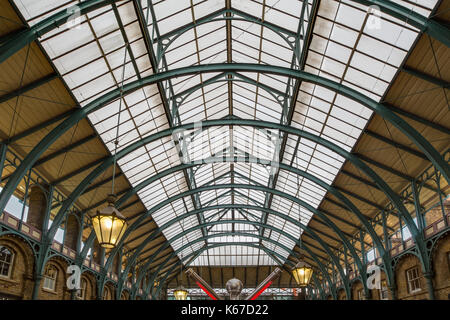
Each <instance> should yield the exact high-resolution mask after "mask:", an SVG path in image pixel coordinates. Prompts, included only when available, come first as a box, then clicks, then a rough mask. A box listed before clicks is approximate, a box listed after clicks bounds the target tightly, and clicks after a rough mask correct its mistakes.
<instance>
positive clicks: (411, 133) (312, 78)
mask: <svg viewBox="0 0 450 320" xmlns="http://www.w3.org/2000/svg"><path fill="white" fill-rule="evenodd" d="M221 71H245V72H262V73H271V74H278V75H282V76H283V75H284V76H288V77H294V78H298V79H301V80H304V81H307V82H312V83H315V84H317V85H320V86H324V87H326V88H328V89H330V90H333V91H335V92H337V93H339V94H342V95H343V96H346V97H348V98H351V99H353V100H355V101H357V102H360V103H362V104H364V105H366V106H367V107H368V108H370V109H372V110H373V111H375V112H377V113H378V114H380V115H381V116H383V117H384V118H386V119H387V120H389V121H390V122H391V123H392V124H393V125H394V126H396V127H397V128H399V130H400V131H402V132H403V133H404V134H406V135H407V136H408V137H409V138H410V139H411V140H412V141H413V142H414V143H415V144H416V145H417V146H418V147H419V148H420V149H421V150H422V151H423V152H424V153H425V154H426V155H427V157H428V158H429V159H430V160H431V161H432V163H433V165H434V166H435V167H436V168H437V169H438V170H439V171H441V173H442V175H443V176H444V178H445V179H446V180H447V182H449V177H448V176H449V174H448V173H449V171H450V169H449V166H448V164H447V163H446V162H445V161H444V159H443V158H442V156H441V155H440V154H439V153H438V152H437V151H436V150H435V149H434V148H433V146H432V145H431V144H430V143H429V142H428V141H427V140H426V139H425V138H424V137H423V136H421V135H420V134H419V133H418V132H417V131H416V130H415V129H413V128H412V127H411V126H410V125H409V124H408V123H407V122H405V121H404V120H403V119H401V118H400V117H398V116H397V115H395V114H394V113H393V112H392V111H390V110H389V109H388V108H386V107H385V106H383V105H382V104H379V103H377V102H375V101H374V100H372V99H370V98H368V97H366V96H364V95H362V94H361V93H359V92H357V91H355V90H353V89H351V88H349V87H346V86H343V85H341V84H338V83H336V82H334V81H331V80H329V79H325V78H322V77H319V76H316V75H313V74H309V73H306V72H303V71H296V70H291V69H287V68H282V67H276V66H267V65H263V66H262V65H252V64H216V65H212V64H211V65H204V66H192V67H186V68H181V69H177V70H172V71H167V72H163V73H159V74H155V75H151V76H148V77H146V78H142V79H140V80H137V81H134V82H132V83H129V84H127V85H125V86H124V90H123V93H122V92H121V91H122V90H120V89H116V90H112V91H110V92H109V93H107V94H105V95H103V96H102V97H100V98H98V99H96V100H95V101H93V102H91V103H90V104H88V105H87V106H86V107H84V108H81V109H78V110H77V111H76V112H75V113H74V114H73V115H71V116H70V117H69V118H67V119H66V120H65V121H63V122H62V123H61V124H60V125H58V126H57V127H56V128H55V129H53V130H52V131H51V132H50V133H49V134H48V135H47V136H46V137H45V138H44V139H43V140H41V142H39V143H38V145H36V146H35V147H34V148H33V150H32V151H31V152H30V153H29V154H28V155H27V156H26V157H25V159H24V160H23V161H22V163H21V164H20V165H19V167H18V168H17V169H16V171H15V172H14V173H13V175H12V176H11V178H10V179H9V180H8V182H7V184H6V186H5V188H4V189H3V190H2V192H1V194H0V211H2V210H3V209H4V208H5V206H6V203H7V201H8V200H9V198H10V196H11V195H12V193H13V192H14V190H15V189H16V188H17V185H18V184H19V182H20V180H21V179H22V178H23V176H24V175H25V174H26V172H27V170H29V169H30V168H31V166H32V165H33V164H34V163H35V162H36V161H37V160H38V159H39V157H40V156H41V155H42V153H43V152H44V151H45V150H47V148H48V147H49V146H50V145H51V144H53V142H55V141H56V140H57V139H58V138H59V137H60V136H61V135H62V134H64V133H65V132H66V131H67V130H68V129H69V128H71V127H72V126H73V125H75V124H76V123H77V122H78V121H79V120H81V119H83V118H84V117H86V115H87V114H88V113H90V112H93V111H95V110H97V109H99V108H101V107H102V106H104V105H106V104H107V103H109V102H111V101H113V100H115V99H118V98H119V97H121V96H122V95H123V96H125V95H126V94H129V93H131V92H133V91H135V90H137V89H139V88H142V87H144V86H146V85H149V84H152V83H155V82H159V81H163V80H166V79H169V78H172V77H179V76H183V75H189V74H195V73H202V72H221ZM217 121H218V122H217ZM246 121H249V122H250V124H249V125H251V126H253V127H269V128H274V129H279V130H281V131H285V132H287V133H292V134H296V133H294V132H293V131H294V130H293V128H291V127H289V128H287V127H285V126H281V125H280V124H277V126H278V128H277V127H274V124H273V123H265V122H263V121H255V120H243V119H223V120H210V121H205V122H203V126H204V127H207V126H212V124H213V123H215V122H216V123H217V125H233V124H236V125H244V126H245V122H246ZM263 123H265V125H264V126H263ZM267 124H270V125H267ZM189 126H192V124H184V125H180V126H178V127H177V128H179V129H192V127H189ZM174 129H175V128H170V129H168V130H172V131H173V130H174ZM161 132H165V131H161ZM303 134H306V133H303ZM316 138H317V137H316ZM143 141H146V139H143V140H141V141H140V143H141V142H143ZM313 141H314V140H313ZM138 144H139V143H138ZM133 145H136V144H133ZM324 145H325V146H326V147H329V146H330V145H331V146H333V147H336V146H335V145H334V144H332V143H330V142H328V141H326V142H325V144H324ZM128 149H129V148H128V147H127V148H125V149H123V150H121V151H124V150H128ZM331 149H333V148H331ZM343 151H344V153H345V154H348V152H346V151H345V150H343ZM350 156H351V155H350ZM353 157H354V156H353ZM354 158H355V157H354ZM358 160H359V159H357V160H356V161H358ZM110 161H111V158H110V159H109V160H105V162H110ZM359 162H360V163H359V165H360V166H361V165H362V166H365V170H363V171H365V172H370V174H369V176H371V175H375V172H373V170H371V169H370V168H369V167H368V166H366V165H365V164H364V163H362V161H361V160H359ZM109 165H111V164H109ZM109 165H108V166H109ZM102 166H103V165H100V166H99V167H98V168H97V169H95V170H94V172H96V171H97V170H98V169H99V168H100V167H102ZM360 169H361V168H360ZM100 170H101V169H100ZM92 174H93V173H92V172H91V174H90V175H89V176H88V177H91V175H92ZM377 177H378V176H377ZM372 178H373V177H372ZM378 178H379V177H378ZM376 183H377V184H378V185H379V186H380V188H381V189H383V190H384V191H386V192H387V195H388V197H389V199H390V200H391V201H392V203H393V204H394V205H395V206H396V207H397V209H398V210H399V211H400V214H401V216H402V218H403V219H404V220H405V224H406V225H407V226H408V228H409V229H410V231H411V234H412V235H413V237H414V239H415V240H416V242H417V248H418V250H419V253H420V254H419V255H420V259H421V261H422V263H423V265H424V267H425V269H429V265H426V264H427V263H426V259H425V258H424V257H426V248H425V247H424V244H423V241H422V239H420V235H419V231H418V229H417V226H416V225H415V224H414V222H413V220H412V218H411V216H410V215H409V213H408V211H407V210H406V208H405V207H404V205H403V203H402V201H401V200H400V198H399V197H398V196H397V195H395V194H394V193H393V192H392V190H391V189H390V188H389V186H388V185H387V184H386V183H385V182H384V181H383V180H381V179H379V180H378V181H376ZM82 188H84V186H82ZM77 189H78V188H76V190H75V191H77ZM78 196H79V195H77V196H76V197H75V198H77V197H78ZM68 200H69V201H68V203H70V205H71V204H72V203H73V201H72V200H70V198H69V199H68ZM71 202H72V203H71ZM52 229H53V225H52ZM52 229H51V230H50V232H49V235H51V236H54V233H55V232H56V227H55V229H53V230H52ZM420 242H422V243H420Z"/></svg>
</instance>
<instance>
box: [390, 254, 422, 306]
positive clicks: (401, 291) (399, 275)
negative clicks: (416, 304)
mask: <svg viewBox="0 0 450 320" xmlns="http://www.w3.org/2000/svg"><path fill="white" fill-rule="evenodd" d="M416 266H418V267H419V268H418V269H419V281H420V287H421V290H420V291H419V292H414V293H412V292H410V291H409V289H408V282H407V280H406V271H407V270H408V269H411V268H413V267H416ZM395 278H396V284H397V298H398V299H399V300H422V299H428V291H427V285H426V279H425V278H424V277H423V274H422V268H421V267H420V262H419V259H418V258H417V257H416V256H413V255H407V256H405V257H404V258H403V259H401V260H400V261H399V262H398V264H397V267H396V270H395Z"/></svg>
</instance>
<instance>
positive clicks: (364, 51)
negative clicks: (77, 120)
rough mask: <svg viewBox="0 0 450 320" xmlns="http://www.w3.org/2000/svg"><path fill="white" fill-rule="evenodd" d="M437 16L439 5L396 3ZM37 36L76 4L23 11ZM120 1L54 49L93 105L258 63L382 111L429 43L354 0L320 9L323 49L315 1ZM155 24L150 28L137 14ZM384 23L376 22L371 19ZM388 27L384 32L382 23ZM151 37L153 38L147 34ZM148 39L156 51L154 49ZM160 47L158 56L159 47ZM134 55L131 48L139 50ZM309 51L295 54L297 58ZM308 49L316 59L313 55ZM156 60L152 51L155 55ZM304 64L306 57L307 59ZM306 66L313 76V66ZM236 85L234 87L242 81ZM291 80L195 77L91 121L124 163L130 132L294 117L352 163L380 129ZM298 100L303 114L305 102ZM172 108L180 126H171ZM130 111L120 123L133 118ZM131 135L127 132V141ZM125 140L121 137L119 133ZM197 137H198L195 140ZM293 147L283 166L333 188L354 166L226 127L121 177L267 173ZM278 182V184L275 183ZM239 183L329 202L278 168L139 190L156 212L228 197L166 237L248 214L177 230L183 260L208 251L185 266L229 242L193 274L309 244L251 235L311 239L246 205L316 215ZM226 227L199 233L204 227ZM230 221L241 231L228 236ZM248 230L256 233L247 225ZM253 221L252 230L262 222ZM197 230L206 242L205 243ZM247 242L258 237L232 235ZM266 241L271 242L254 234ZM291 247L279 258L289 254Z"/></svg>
mask: <svg viewBox="0 0 450 320" xmlns="http://www.w3.org/2000/svg"><path fill="white" fill-rule="evenodd" d="M394 2H396V3H399V4H401V5H403V6H405V7H406V8H409V9H411V10H414V11H416V12H418V13H420V14H422V15H424V16H429V14H430V12H431V10H432V9H433V7H434V6H435V5H436V3H437V0H427V1H420V3H419V1H412V0H411V1H394ZM15 3H16V5H17V7H18V8H19V10H20V11H21V13H22V15H23V16H24V18H25V19H26V20H27V22H28V23H29V25H33V24H35V23H37V22H39V21H41V20H42V19H44V18H45V17H48V16H50V15H52V14H54V13H56V12H59V11H61V10H65V9H66V8H68V7H71V6H73V5H76V4H77V3H78V1H67V0H41V1H33V0H15ZM137 3H138V0H136V1H116V2H115V3H113V4H111V5H108V6H105V7H102V8H100V9H98V10H95V11H93V12H90V13H88V14H86V15H81V16H79V17H78V16H76V12H75V13H74V14H75V18H76V19H75V20H70V21H69V22H68V23H67V24H65V25H63V26H60V27H59V28H57V29H55V30H54V31H52V32H50V33H48V34H45V35H44V36H43V37H41V38H40V43H41V44H42V46H43V48H44V49H45V51H46V53H47V54H48V56H49V57H50V59H51V60H52V61H53V63H54V65H55V66H56V68H57V69H58V72H59V73H60V74H61V75H62V78H63V79H64V81H65V82H66V84H67V86H68V87H69V88H70V89H71V91H72V93H73V94H74V96H75V98H76V99H77V100H78V103H79V104H80V105H81V106H85V105H86V104H88V103H89V102H91V101H93V100H94V99H96V98H98V97H100V96H101V95H103V94H105V93H107V92H109V91H111V90H113V89H116V88H119V87H121V86H122V85H123V84H126V83H129V82H131V81H134V80H137V79H140V78H142V77H145V76H148V75H151V74H153V73H155V70H153V68H152V64H153V65H155V66H157V69H158V70H156V72H158V71H161V70H173V69H176V68H181V67H186V66H192V65H205V64H211V63H257V64H261V65H276V66H282V67H286V68H294V69H302V68H303V69H304V70H305V71H307V72H310V73H313V74H317V75H320V76H322V77H325V78H329V79H332V80H334V81H336V82H338V83H341V84H343V85H346V86H348V87H351V88H354V89H355V90H357V91H358V92H360V93H363V94H365V95H366V96H368V97H370V98H372V99H374V100H376V101H380V100H381V99H382V97H383V95H384V94H385V93H386V90H387V89H388V87H389V84H390V82H391V81H392V79H393V78H394V76H395V75H396V73H397V71H398V68H399V66H400V65H401V63H402V61H403V60H404V58H405V57H406V55H407V53H408V51H409V50H410V49H411V47H412V46H413V44H414V42H415V40H416V38H417V35H418V30H417V29H415V28H413V27H411V26H409V25H407V24H406V23H405V22H402V21H400V20H398V19H396V18H393V17H390V16H387V15H385V14H381V17H380V19H381V20H373V19H374V17H375V14H368V12H369V11H370V10H369V8H368V7H367V6H363V5H360V4H358V3H357V2H354V1H350V0H340V1H335V0H322V1H321V2H320V6H319V8H318V10H317V13H316V17H315V20H314V25H313V26H311V27H312V28H311V30H312V35H311V42H310V45H309V46H307V47H306V46H304V39H305V38H307V34H306V33H307V30H308V24H309V22H310V21H311V20H312V19H311V17H310V16H311V12H312V8H313V0H305V1H299V0H294V1H293V0H270V1H269V0H247V1H241V0H239V1H237V0H231V1H226V0H208V1H201V0H195V1H193V0H165V1H140V2H139V4H140V5H137ZM139 10H142V12H140V15H142V16H143V17H144V19H145V23H146V25H145V26H142V25H141V24H140V19H139V16H138V14H137V12H139ZM371 12H372V11H371ZM378 23H379V24H378ZM142 30H145V32H143V31H142ZM146 37H148V39H147V38H146ZM146 41H147V42H150V45H151V47H148V46H147V45H146ZM126 43H129V47H127V46H126ZM295 43H297V44H296V47H297V48H299V50H297V51H296V50H294V49H295V48H294V45H295ZM304 48H307V51H305V52H302V51H303V49H304ZM149 49H150V51H152V52H150V53H149ZM295 52H298V53H295ZM301 55H305V57H306V59H305V62H304V66H301V65H300V61H301ZM231 77H232V78H233V81H228V80H230V78H231ZM296 84H297V83H296V81H294V80H293V79H288V78H285V77H281V76H274V75H268V74H262V73H244V72H235V73H233V74H230V73H227V74H225V73H224V74H220V73H208V74H195V75H191V76H184V77H179V78H174V79H171V80H167V81H164V82H162V83H161V86H160V87H158V85H156V84H155V85H149V86H146V87H144V88H142V89H140V90H137V91H135V92H133V93H132V94H129V95H127V96H125V97H123V98H122V99H119V100H117V101H115V102H113V103H110V104H109V105H106V106H105V107H103V108H102V109H100V110H98V111H96V112H94V113H92V114H90V115H89V120H90V121H91V123H92V124H93V125H94V127H95V129H96V130H97V132H98V133H99V135H100V137H101V138H102V139H103V141H104V142H105V144H106V146H107V147H108V148H109V150H110V151H111V152H112V153H113V152H114V147H115V145H114V140H115V138H116V134H117V132H118V140H119V145H118V149H119V150H120V149H122V148H124V147H126V146H127V145H129V144H131V143H133V142H135V141H138V140H140V139H142V138H144V137H146V136H148V135H151V134H153V133H156V132H159V131H161V130H164V129H168V128H170V127H172V126H175V125H177V124H179V123H190V122H195V121H202V120H211V119H221V118H225V117H235V118H236V117H237V118H243V119H253V120H264V121H270V122H274V123H281V124H289V119H287V118H286V112H284V111H283V110H284V109H285V108H286V107H287V108H291V107H293V108H294V111H293V115H292V120H291V121H290V125H292V126H294V127H296V128H300V129H303V130H305V131H308V132H311V133H314V134H316V135H318V136H321V137H323V138H325V139H327V140H329V141H332V142H333V143H336V144H337V145H339V146H341V147H343V148H344V149H346V150H348V151H350V150H352V148H353V146H354V145H355V143H356V141H357V139H358V138H359V136H360V135H361V133H362V130H363V129H364V128H365V126H366V124H367V121H368V120H369V119H370V117H371V115H372V112H371V111H370V110H369V109H367V108H366V107H364V106H362V105H360V104H359V103H356V102H354V101H352V100H350V99H348V98H345V97H343V96H341V95H339V94H336V93H335V92H333V91H330V90H328V89H326V88H323V87H320V86H318V85H314V84H311V83H306V82H302V83H299V87H298V88H299V90H298V94H296V93H295V92H294V91H295V87H296ZM294 97H296V100H295V101H294V102H295V103H294V105H293V106H290V102H289V101H291V100H293V99H294ZM165 101H167V102H168V104H169V107H170V108H177V110H178V113H174V115H175V116H174V117H172V115H168V114H167V112H166V109H165V105H164V103H165ZM119 110H120V116H119ZM117 126H118V128H117ZM117 130H118V131H117ZM190 133H192V134H194V131H191V132H187V133H185V134H190ZM283 138H284V139H285V140H286V146H285V149H284V153H283V154H282V157H281V159H282V162H283V163H284V164H287V165H292V166H294V167H297V168H299V169H301V170H304V171H306V172H308V173H311V174H312V175H314V176H317V177H319V178H320V179H322V180H323V181H325V182H326V183H329V184H331V183H332V182H333V180H334V179H335V177H336V175H337V173H338V172H339V170H340V168H341V167H342V165H343V163H344V159H343V158H342V157H340V156H339V155H337V154H335V153H334V152H332V151H330V150H328V149H326V148H324V147H322V146H320V145H317V144H316V143H313V142H311V141H309V140H306V139H304V138H298V137H297V136H293V135H284V134H283V133H279V132H276V131H274V130H271V131H270V132H268V131H267V130H261V129H256V128H252V127H243V126H233V127H229V126H222V127H213V128H208V129H206V130H202V131H201V132H200V133H198V134H197V133H195V139H194V140H193V141H191V144H190V145H189V148H188V149H187V152H184V153H183V155H182V157H181V156H180V154H179V151H180V150H177V146H176V145H175V143H174V141H173V139H172V138H169V137H167V138H162V139H159V140H157V141H154V142H152V143H149V144H148V145H146V146H143V147H141V148H139V149H138V150H136V151H134V152H133V153H131V154H129V155H127V156H125V157H124V158H122V159H120V160H119V161H118V164H119V166H120V168H121V170H122V171H123V172H124V173H125V175H126V177H127V178H128V180H129V181H130V183H131V184H132V185H133V186H135V185H137V184H139V183H140V182H142V181H143V180H145V179H146V178H148V177H150V176H152V175H154V174H156V173H158V172H161V171H163V170H165V169H167V168H171V167H173V166H176V165H179V164H181V163H182V162H183V161H186V160H187V161H193V160H200V159H206V158H209V157H219V156H220V157H221V156H224V155H228V156H242V155H245V154H250V155H251V156H252V157H257V158H260V159H265V160H269V161H270V160H274V159H277V157H278V154H277V150H278V149H277V145H276V143H274V142H276V141H278V142H279V141H281V140H282V139H283ZM277 172H278V174H279V175H278V179H277V180H276V185H272V184H273V179H272V178H273V175H274V174H276V173H277ZM229 184H239V185H240V184H245V185H248V184H250V185H262V186H268V187H270V188H275V189H277V190H279V191H282V192H285V193H287V194H289V195H292V196H295V197H297V198H299V199H301V200H303V201H305V202H307V203H309V204H310V205H311V206H312V207H313V208H317V207H318V206H319V204H320V203H321V201H322V199H323V197H324V196H325V194H326V191H325V190H324V189H323V188H321V187H319V186H318V185H316V184H315V183H313V182H311V181H309V180H307V179H304V178H302V177H297V176H296V175H294V174H292V173H290V172H288V171H285V170H278V169H273V168H272V169H270V168H267V166H264V165H260V164H255V163H240V162H238V163H221V162H219V163H208V164H205V165H202V166H199V167H196V168H195V169H194V170H192V171H191V170H188V171H186V172H185V173H183V172H178V173H174V174H170V175H168V176H165V177H164V178H162V179H160V180H158V181H155V182H153V183H152V184H150V185H149V186H147V187H145V188H144V189H142V190H141V191H139V193H138V195H139V197H140V199H141V200H142V202H143V203H144V204H145V206H146V207H147V208H149V209H150V208H152V207H153V206H154V205H156V204H158V203H159V202H161V201H162V200H165V199H167V198H168V197H171V196H174V195H177V194H179V193H181V192H185V191H188V190H189V189H190V188H193V187H194V186H195V187H200V186H207V185H225V186H223V188H220V189H215V190H209V191H204V192H201V193H200V194H198V195H196V196H193V197H190V196H189V197H184V198H180V199H178V200H176V201H173V202H172V203H170V204H168V205H167V206H165V207H163V208H161V209H160V210H158V211H157V212H155V213H154V214H153V215H152V217H153V219H154V220H155V222H156V223H157V224H158V225H159V226H161V225H162V224H164V223H166V222H168V221H169V220H171V219H173V218H175V217H177V216H180V215H182V214H184V213H186V212H189V211H192V210H194V209H198V208H202V207H203V208H206V207H209V206H217V205H221V204H231V205H236V206H235V208H224V209H210V210H205V211H204V212H202V213H201V214H199V215H192V216H190V217H189V218H186V219H183V220H181V221H179V222H176V223H174V224H173V225H171V226H170V227H168V228H167V229H165V230H164V231H163V233H164V236H165V237H166V238H167V239H168V240H169V241H172V240H173V238H174V237H175V236H176V235H180V234H182V233H183V232H185V231H186V234H185V235H184V236H182V237H178V238H176V239H175V240H173V241H172V242H171V245H172V247H173V249H175V250H177V249H179V248H181V247H182V246H184V245H186V244H188V243H191V242H192V241H194V240H196V239H199V238H202V237H204V236H205V235H211V236H214V237H211V238H210V239H209V240H207V241H205V240H203V241H197V242H195V243H192V244H191V245H190V246H188V247H187V248H186V249H184V250H183V251H181V252H180V253H179V256H180V257H183V256H186V255H188V254H190V253H192V252H199V249H201V248H204V247H205V246H206V245H207V244H208V243H217V242H221V243H229V245H227V246H224V247H218V248H212V249H209V250H205V251H203V252H202V253H201V254H200V255H198V257H197V258H196V259H195V260H194V261H192V265H196V266H202V265H222V266H224V265H233V266H234V265H275V264H278V263H279V262H281V263H284V261H279V262H277V261H276V260H275V259H274V258H273V256H270V255H268V254H267V252H266V251H264V250H262V249H255V248H253V247H246V246H244V245H238V244H233V243H241V244H242V243H249V244H255V243H257V244H259V245H260V247H261V248H267V249H269V250H272V251H274V252H277V253H278V254H279V255H281V256H283V257H284V258H285V259H287V257H288V256H289V251H287V250H285V249H284V247H286V248H289V249H292V248H294V246H295V242H294V241H293V240H292V239H291V238H288V237H287V236H286V235H283V234H281V233H279V232H277V231H275V230H272V229H270V228H262V227H261V226H260V225H257V224H251V222H258V223H266V224H267V225H269V226H272V227H274V228H277V229H280V230H282V231H283V232H285V233H287V234H289V235H291V236H292V237H293V238H295V239H298V238H299V237H300V234H301V232H302V231H301V230H300V228H299V227H297V226H296V225H294V224H292V223H291V222H287V221H285V220H283V219H281V218H280V217H278V216H275V215H270V214H269V215H267V216H266V215H265V214H263V212H262V211H260V210H253V209H248V210H247V209H245V208H243V207H242V206H246V205H247V206H248V205H251V206H259V207H264V206H265V207H268V206H269V204H270V208H271V209H273V210H275V211H279V212H281V213H283V214H287V215H289V216H291V217H292V218H294V219H296V220H301V222H302V223H304V224H307V223H308V221H309V220H310V219H311V217H312V215H313V213H312V212H309V211H308V210H307V209H305V208H303V207H299V206H298V204H296V203H294V202H292V201H290V200H287V199H286V198H282V197H279V196H273V197H272V199H271V201H269V199H270V195H269V194H268V193H266V192H263V191H257V190H250V189H246V188H239V187H236V188H232V189H231V188H229V187H227V186H226V185H229ZM202 220H203V221H205V222H206V223H209V222H213V221H222V222H224V223H221V224H216V225H212V226H210V227H205V228H202V229H195V228H194V227H195V226H197V225H199V223H200V221H202ZM227 220H233V221H234V222H230V223H227V222H226V221H227ZM241 221H243V222H244V221H245V222H247V223H240V222H241ZM248 222H250V223H248ZM194 229H195V230H194ZM235 232H240V233H244V234H247V235H239V234H236V235H232V233H235ZM252 234H253V235H255V236H257V235H258V234H263V235H264V236H265V237H267V238H268V239H271V241H268V240H267V241H266V240H262V241H260V240H259V239H258V238H257V237H251V236H249V235H252ZM278 244H279V245H278Z"/></svg>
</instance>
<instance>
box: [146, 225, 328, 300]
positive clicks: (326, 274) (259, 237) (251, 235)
mask: <svg viewBox="0 0 450 320" xmlns="http://www.w3.org/2000/svg"><path fill="white" fill-rule="evenodd" d="M229 234H235V235H248V236H250V237H254V238H258V239H261V238H263V239H266V238H264V237H262V236H259V235H255V234H248V233H245V234H244V233H242V232H235V233H230V232H227V233H220V234H218V235H209V236H207V238H212V237H217V236H224V235H229ZM201 239H202V238H201ZM202 240H204V239H202ZM202 240H196V242H199V241H202ZM234 244H242V245H252V244H251V243H246V242H243V243H239V242H237V243H234ZM215 245H216V246H224V245H228V244H224V243H217V244H209V245H208V247H204V248H203V249H205V250H206V249H211V248H212V247H213V246H215ZM188 246H189V244H186V245H183V246H182V247H181V248H180V249H178V250H177V251H182V250H184V249H185V248H186V247H188ZM256 248H259V249H263V250H265V249H267V248H265V247H263V248H262V247H260V246H259V245H256ZM267 250H268V249H267ZM305 250H306V251H308V252H309V253H310V254H311V255H312V259H313V260H314V261H316V263H317V264H318V266H319V269H320V270H321V272H322V274H323V276H324V277H325V278H326V279H327V281H328V283H329V285H330V286H331V285H332V282H331V279H330V278H329V275H328V273H327V272H326V270H325V267H324V265H323V264H322V263H321V262H320V260H318V259H317V258H316V257H315V255H314V254H313V253H312V252H311V251H310V250H309V248H308V247H305ZM177 251H175V252H173V253H172V254H171V255H170V256H169V257H168V258H167V259H166V260H165V261H164V262H163V263H161V264H160V265H159V267H158V271H156V272H154V273H153V278H152V279H150V281H149V283H148V287H147V289H146V294H148V291H150V290H151V287H152V286H153V284H154V280H155V278H156V276H157V275H158V274H159V272H160V271H161V270H162V269H163V267H164V265H165V264H167V262H168V261H170V260H171V259H172V258H173V257H175V256H176V254H177ZM271 252H272V253H273V254H274V255H276V256H279V257H280V258H281V256H280V254H279V253H277V252H274V251H272V250H271ZM193 254H195V252H194V253H191V254H189V255H186V256H185V257H183V258H182V259H180V260H179V261H178V262H177V264H179V263H182V261H183V260H185V259H187V258H189V257H190V256H191V255H193ZM175 266H176V265H175ZM175 266H174V267H175ZM172 269H173V268H172ZM139 281H142V278H140V279H139V280H138V283H140V282H139ZM163 282H164V280H160V284H162V283H163Z"/></svg>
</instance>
